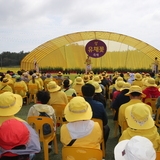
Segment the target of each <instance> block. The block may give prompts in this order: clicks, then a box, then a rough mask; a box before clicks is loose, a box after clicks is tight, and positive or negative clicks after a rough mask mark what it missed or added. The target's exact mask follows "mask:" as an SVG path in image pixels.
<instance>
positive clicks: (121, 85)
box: [112, 80, 125, 101]
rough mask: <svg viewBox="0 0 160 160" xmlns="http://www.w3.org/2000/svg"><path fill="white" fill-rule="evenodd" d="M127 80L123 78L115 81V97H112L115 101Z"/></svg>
mask: <svg viewBox="0 0 160 160" xmlns="http://www.w3.org/2000/svg"><path fill="white" fill-rule="evenodd" d="M124 83H125V82H124V81H123V80H120V81H117V82H116V83H115V86H114V87H115V89H116V90H115V91H114V92H113V98H112V101H114V100H115V99H116V97H117V96H118V94H119V93H120V92H121V91H120V90H121V88H122V87H123V84H124Z"/></svg>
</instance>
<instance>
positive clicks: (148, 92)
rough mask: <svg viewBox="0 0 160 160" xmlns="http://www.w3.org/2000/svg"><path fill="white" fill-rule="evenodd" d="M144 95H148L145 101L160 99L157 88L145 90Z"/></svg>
mask: <svg viewBox="0 0 160 160" xmlns="http://www.w3.org/2000/svg"><path fill="white" fill-rule="evenodd" d="M143 93H144V94H145V95H146V97H145V98H144V99H143V101H144V100H145V99H146V98H158V97H159V96H160V92H159V90H158V88H157V87H147V88H146V89H144V90H143Z"/></svg>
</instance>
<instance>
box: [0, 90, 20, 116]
mask: <svg viewBox="0 0 160 160" xmlns="http://www.w3.org/2000/svg"><path fill="white" fill-rule="evenodd" d="M22 104H23V101H22V97H21V96H20V95H18V94H13V93H12V92H4V93H1V94H0V116H12V115H15V114H16V113H18V112H19V110H20V109H21V107H22Z"/></svg>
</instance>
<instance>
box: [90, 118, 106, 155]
mask: <svg viewBox="0 0 160 160" xmlns="http://www.w3.org/2000/svg"><path fill="white" fill-rule="evenodd" d="M92 120H93V121H94V122H98V123H99V125H100V127H101V129H102V139H101V142H100V143H101V147H102V152H103V157H105V155H106V149H105V142H104V135H103V122H102V120H101V119H98V118H92Z"/></svg>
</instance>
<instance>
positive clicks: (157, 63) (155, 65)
mask: <svg viewBox="0 0 160 160" xmlns="http://www.w3.org/2000/svg"><path fill="white" fill-rule="evenodd" d="M158 65H159V61H158V58H157V57H155V61H154V73H155V74H157V73H158Z"/></svg>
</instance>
